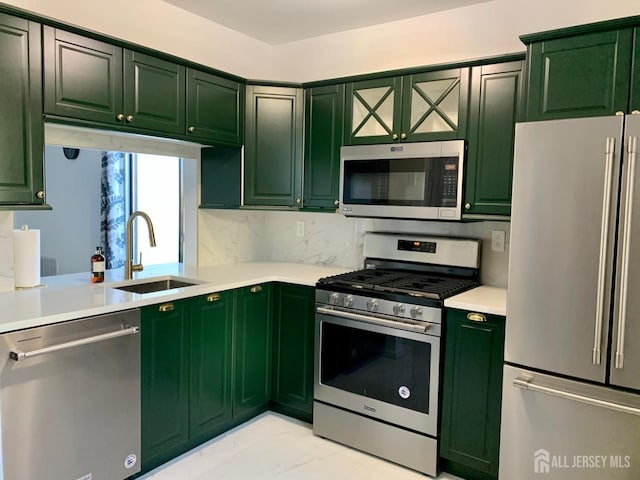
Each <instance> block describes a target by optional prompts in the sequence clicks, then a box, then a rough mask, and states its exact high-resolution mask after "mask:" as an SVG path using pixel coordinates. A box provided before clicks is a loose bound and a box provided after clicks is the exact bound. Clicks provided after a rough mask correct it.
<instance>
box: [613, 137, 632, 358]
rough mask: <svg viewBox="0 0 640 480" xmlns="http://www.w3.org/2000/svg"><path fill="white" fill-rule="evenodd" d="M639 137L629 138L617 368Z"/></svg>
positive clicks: (621, 355) (624, 313) (621, 344)
mask: <svg viewBox="0 0 640 480" xmlns="http://www.w3.org/2000/svg"><path fill="white" fill-rule="evenodd" d="M637 151H638V137H629V142H628V148H627V152H628V154H629V167H628V169H627V178H626V182H625V201H624V219H623V224H622V225H623V227H622V259H621V261H622V267H621V269H620V310H619V312H618V336H617V339H616V359H615V362H614V364H615V368H617V369H618V370H622V369H623V368H624V336H625V329H626V320H627V296H628V295H627V294H628V286H629V248H630V245H631V219H632V218H633V189H634V183H635V170H636V157H637Z"/></svg>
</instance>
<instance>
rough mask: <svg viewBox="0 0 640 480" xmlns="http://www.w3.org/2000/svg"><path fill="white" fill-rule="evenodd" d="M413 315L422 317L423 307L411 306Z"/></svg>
mask: <svg viewBox="0 0 640 480" xmlns="http://www.w3.org/2000/svg"><path fill="white" fill-rule="evenodd" d="M411 316H412V317H413V318H418V317H422V307H412V308H411Z"/></svg>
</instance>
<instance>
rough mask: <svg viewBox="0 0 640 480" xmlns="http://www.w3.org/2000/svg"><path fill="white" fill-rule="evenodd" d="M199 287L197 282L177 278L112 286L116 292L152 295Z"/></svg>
mask: <svg viewBox="0 0 640 480" xmlns="http://www.w3.org/2000/svg"><path fill="white" fill-rule="evenodd" d="M194 285H199V283H197V282H193V281H191V280H187V279H178V278H163V279H150V280H148V281H142V282H136V283H131V284H124V285H119V286H114V287H113V288H115V289H116V290H124V291H126V292H132V293H152V292H162V291H164V290H171V289H172V288H183V287H191V286H194Z"/></svg>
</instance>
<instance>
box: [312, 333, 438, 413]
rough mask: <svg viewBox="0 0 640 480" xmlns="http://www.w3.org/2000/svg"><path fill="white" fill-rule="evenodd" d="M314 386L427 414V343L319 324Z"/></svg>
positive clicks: (428, 349) (428, 350)
mask: <svg viewBox="0 0 640 480" xmlns="http://www.w3.org/2000/svg"><path fill="white" fill-rule="evenodd" d="M321 338H322V344H321V352H322V353H321V360H320V362H321V366H320V381H321V383H323V384H324V385H329V386H331V387H334V388H338V389H340V390H345V391H347V392H351V393H354V394H357V395H363V396H365V397H369V398H373V399H376V400H379V401H381V402H385V403H390V404H393V405H397V406H400V407H404V408H409V409H411V410H415V411H417V412H421V413H425V414H428V413H429V386H430V370H431V361H432V358H431V344H430V343H425V342H419V341H416V340H410V339H407V338H402V337H396V336H393V335H387V334H382V333H377V332H370V331H367V330H362V329H359V328H352V327H346V326H341V325H336V324H333V323H328V322H322V337H321Z"/></svg>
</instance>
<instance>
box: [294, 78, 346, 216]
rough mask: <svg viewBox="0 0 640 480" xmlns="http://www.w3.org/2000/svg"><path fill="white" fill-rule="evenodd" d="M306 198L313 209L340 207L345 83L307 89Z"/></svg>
mask: <svg viewBox="0 0 640 480" xmlns="http://www.w3.org/2000/svg"><path fill="white" fill-rule="evenodd" d="M305 97H306V98H305V105H306V108H305V138H304V141H305V145H304V150H305V154H304V199H303V202H302V204H303V205H304V206H305V207H310V208H332V209H335V208H337V206H338V194H339V191H340V188H339V181H340V147H342V135H343V128H344V126H343V124H344V85H343V84H340V85H327V86H324V87H314V88H309V89H307V91H306V92H305Z"/></svg>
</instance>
